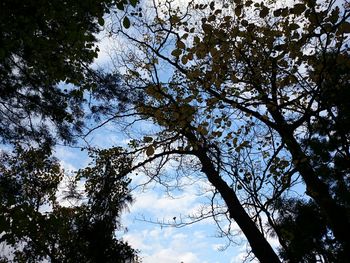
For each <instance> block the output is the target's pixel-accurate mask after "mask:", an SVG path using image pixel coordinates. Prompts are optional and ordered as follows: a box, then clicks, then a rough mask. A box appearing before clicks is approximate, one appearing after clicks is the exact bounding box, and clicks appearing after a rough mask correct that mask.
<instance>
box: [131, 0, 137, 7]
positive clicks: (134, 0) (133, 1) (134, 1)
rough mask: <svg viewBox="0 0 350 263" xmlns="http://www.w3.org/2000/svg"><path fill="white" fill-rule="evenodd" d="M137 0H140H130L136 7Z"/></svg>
mask: <svg viewBox="0 0 350 263" xmlns="http://www.w3.org/2000/svg"><path fill="white" fill-rule="evenodd" d="M137 2H138V0H130V4H131V5H132V7H135V6H136V4H137Z"/></svg>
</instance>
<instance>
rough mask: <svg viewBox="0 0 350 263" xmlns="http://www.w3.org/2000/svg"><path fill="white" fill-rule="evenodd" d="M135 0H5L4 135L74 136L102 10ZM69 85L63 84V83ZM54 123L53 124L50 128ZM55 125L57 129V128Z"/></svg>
mask: <svg viewBox="0 0 350 263" xmlns="http://www.w3.org/2000/svg"><path fill="white" fill-rule="evenodd" d="M136 3H137V1H134V0H131V1H130V2H129V1H125V0H123V1H113V0H89V1H84V2H77V1H65V2H60V1H51V0H41V1H36V2H33V1H7V0H6V1H2V2H1V11H0V17H1V18H0V32H1V33H0V78H1V83H0V137H1V140H2V141H3V142H13V141H17V142H19V141H21V142H23V141H25V140H28V139H29V140H36V141H37V142H39V143H42V142H43V141H46V142H47V143H49V144H53V143H54V141H55V140H57V139H58V138H59V139H63V140H65V141H68V142H69V141H72V134H73V132H74V131H77V132H81V129H82V126H83V122H82V117H83V115H84V112H83V110H82V105H81V103H82V102H83V97H84V91H85V90H89V89H90V88H91V87H90V86H89V84H90V83H86V78H87V77H88V76H91V74H93V72H92V70H91V69H89V65H90V64H91V63H92V62H93V60H94V59H95V58H96V57H97V54H98V51H99V48H98V47H97V45H96V43H97V39H96V35H97V33H99V32H100V31H101V30H102V29H103V27H102V26H103V25H104V15H105V14H106V13H108V12H110V11H111V10H112V9H113V8H114V7H115V6H116V7H117V8H119V9H124V7H125V6H127V5H129V4H130V5H132V6H136ZM64 84H65V85H64ZM52 126H53V127H54V128H55V129H52ZM53 130H54V131H53Z"/></svg>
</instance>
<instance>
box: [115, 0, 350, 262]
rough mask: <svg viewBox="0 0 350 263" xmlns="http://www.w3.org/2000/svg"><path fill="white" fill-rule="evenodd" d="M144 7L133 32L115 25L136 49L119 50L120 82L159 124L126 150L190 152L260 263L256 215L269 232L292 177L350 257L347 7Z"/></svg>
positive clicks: (263, 255)
mask: <svg viewBox="0 0 350 263" xmlns="http://www.w3.org/2000/svg"><path fill="white" fill-rule="evenodd" d="M152 12H153V13H152V15H154V16H153V17H152V16H150V15H149V16H148V17H152V18H150V20H149V21H147V20H145V19H139V18H137V17H135V18H134V20H133V21H134V25H135V27H137V28H138V30H137V34H134V33H133V32H128V31H125V30H122V29H121V30H119V31H117V32H114V31H113V28H112V29H111V30H112V31H111V33H117V34H120V35H123V36H125V37H126V38H127V39H128V40H129V41H130V43H133V44H134V46H135V49H137V50H138V52H136V53H135V54H133V53H132V49H131V48H130V53H127V54H125V53H123V54H121V56H122V59H120V61H123V63H124V66H125V67H126V68H128V69H129V72H128V73H129V74H128V75H127V76H126V80H125V83H126V84H127V85H129V87H130V92H132V91H133V90H143V91H144V92H145V93H146V94H147V97H146V98H145V100H144V101H142V103H136V106H137V107H138V108H137V112H138V113H139V114H140V116H142V117H143V118H148V119H149V120H151V121H153V122H155V123H157V124H158V125H159V126H160V129H161V131H160V132H159V133H157V134H153V135H152V134H150V135H151V136H147V137H145V138H144V140H138V141H137V140H136V141H135V142H133V146H134V147H135V148H136V149H139V150H143V151H144V152H145V153H146V155H148V156H149V161H153V160H156V159H157V158H162V159H161V160H160V161H159V163H160V164H163V163H164V162H165V161H164V160H169V157H165V156H184V155H192V156H195V157H196V161H197V164H198V165H200V166H201V172H203V173H204V174H205V175H206V177H207V179H208V181H209V182H210V183H211V184H212V185H213V186H214V187H215V189H216V190H217V192H218V193H220V195H221V197H222V199H223V200H224V203H225V204H226V206H227V214H229V218H231V219H233V220H235V221H236V222H237V224H238V225H239V226H240V228H241V229H242V231H243V233H244V234H245V235H246V237H247V239H248V241H249V243H250V245H251V247H252V252H253V253H254V254H255V255H256V257H257V258H258V259H259V260H260V261H261V262H278V261H279V259H278V257H277V256H276V254H275V252H274V251H273V249H272V248H271V247H270V246H269V244H268V243H267V241H266V239H265V238H264V236H263V233H261V232H260V231H259V230H258V226H257V225H259V223H258V221H255V222H254V221H253V220H255V219H256V218H257V217H256V216H257V215H258V214H259V213H260V212H262V213H265V214H266V215H267V216H268V218H270V222H271V223H272V225H273V221H274V220H273V219H271V218H273V215H272V213H274V212H276V211H274V210H273V203H274V201H275V200H278V198H279V197H280V196H282V195H283V194H284V192H286V191H288V190H291V185H292V182H293V180H295V178H297V177H298V176H300V178H301V182H302V183H303V184H304V185H305V188H306V194H307V195H308V196H309V197H310V198H311V199H312V200H313V201H314V204H315V205H316V206H317V207H318V208H319V211H320V213H321V214H322V215H323V217H324V218H325V222H326V223H325V224H326V226H327V228H328V229H329V231H331V232H332V235H333V237H334V240H335V241H336V242H338V244H339V246H340V249H339V251H340V252H339V253H343V256H344V255H348V253H349V251H350V249H349V246H350V239H349V235H347V233H346V231H344V230H345V229H349V227H350V222H349V221H350V220H349V206H348V201H347V200H348V194H349V189H348V178H347V177H348V173H349V171H348V164H349V162H348V160H349V154H348V153H349V147H348V144H349V135H348V131H349V130H348V129H347V128H345V127H347V126H346V125H347V121H348V117H347V116H348V107H347V106H346V105H348V103H347V102H345V99H342V98H345V97H342V98H340V96H342V95H340V94H347V91H344V90H345V89H346V88H345V87H347V86H348V77H349V76H348V74H347V72H348V70H347V69H348V64H349V48H348V41H349V33H350V23H349V21H348V20H349V17H350V13H349V3H348V2H346V1H344V2H341V3H338V2H337V3H336V2H335V1H300V2H297V3H293V4H287V3H286V4H281V5H280V4H278V3H277V1H270V2H268V3H265V2H260V3H254V2H253V1H233V2H229V1H228V2H225V3H223V4H221V3H220V4H219V3H216V2H211V3H209V4H204V3H203V4H196V3H190V4H189V5H188V6H187V7H186V8H183V9H181V8H180V7H179V8H177V7H174V6H172V4H171V3H170V2H169V1H164V2H161V3H159V4H157V3H155V4H154V10H153V11H152ZM143 17H145V16H143ZM164 68H168V72H170V73H169V75H170V76H168V74H166V76H167V77H164V76H162V70H163V69H164ZM338 91H339V93H338ZM329 97H331V98H329ZM343 122H344V123H345V126H344V128H342V126H341V125H340V123H343ZM149 138H150V139H149ZM317 144H319V145H318V146H317ZM317 151H318V152H317ZM327 156H328V157H327ZM327 158H328V159H327ZM259 159H260V161H259ZM259 162H260V163H259ZM235 166H236V168H237V169H235ZM240 170H242V172H239V171H240ZM153 178H154V177H153ZM266 184H268V185H270V192H269V191H266V192H264V189H266V188H264V186H265V185H266ZM243 192H244V194H240V193H243ZM242 195H243V196H242ZM246 200H249V201H246ZM250 200H254V202H250ZM245 208H246V209H245ZM254 209H255V210H256V211H255V212H254V213H253V212H252V210H253V211H254ZM275 216H276V214H275ZM260 228H261V227H260ZM275 230H276V235H279V236H281V238H280V241H282V242H283V235H282V234H281V233H279V231H278V229H277V228H276V229H275ZM281 245H282V246H284V245H285V246H289V245H290V243H289V242H286V243H285V244H281ZM290 260H292V259H290Z"/></svg>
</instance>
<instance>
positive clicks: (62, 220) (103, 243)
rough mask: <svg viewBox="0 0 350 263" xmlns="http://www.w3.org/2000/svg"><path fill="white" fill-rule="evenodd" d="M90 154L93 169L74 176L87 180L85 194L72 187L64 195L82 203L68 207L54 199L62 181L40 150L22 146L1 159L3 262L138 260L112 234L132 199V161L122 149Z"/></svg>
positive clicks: (58, 170) (56, 166) (56, 167)
mask: <svg viewBox="0 0 350 263" xmlns="http://www.w3.org/2000/svg"><path fill="white" fill-rule="evenodd" d="M92 155H93V156H94V159H93V161H92V163H91V165H90V166H89V167H87V168H85V169H83V170H79V171H78V173H77V177H76V178H75V180H76V181H75V182H77V181H78V180H80V179H83V178H84V180H86V184H85V187H86V188H85V191H83V192H80V193H79V191H81V190H79V189H76V187H74V186H73V187H71V188H70V189H71V191H70V192H69V195H68V196H67V199H76V200H75V201H80V202H81V204H80V205H75V206H74V205H72V206H69V207H64V206H62V205H60V202H58V200H57V198H56V195H57V191H58V189H57V188H58V185H59V183H60V182H61V181H62V179H63V171H62V170H61V168H60V166H59V163H58V161H57V160H56V159H54V158H52V157H49V156H48V155H47V154H45V153H44V152H43V151H41V150H34V149H31V150H22V149H20V148H18V149H17V150H16V151H15V152H14V154H13V156H9V155H8V154H7V155H2V156H1V163H2V164H1V166H0V169H1V170H0V174H1V177H0V180H1V181H0V182H1V184H0V185H1V188H0V199H1V206H0V211H1V217H0V222H1V224H0V230H1V233H2V235H1V238H0V242H1V244H3V245H5V246H7V247H8V249H9V251H11V253H10V255H3V259H4V260H5V259H6V258H8V259H10V258H11V257H14V260H15V262H39V261H41V260H43V259H49V260H50V262H101V261H102V262H128V261H127V260H134V262H136V261H137V255H136V251H135V250H134V249H132V248H131V247H130V246H129V245H128V244H127V243H126V242H123V241H121V240H118V239H117V238H116V236H115V231H116V230H117V229H119V228H120V227H121V225H120V223H119V221H118V219H119V216H120V214H121V212H122V211H123V210H124V209H125V208H126V207H127V205H128V204H130V202H131V201H132V198H131V195H130V192H129V190H128V185H129V183H130V179H128V178H127V177H126V175H127V173H128V171H129V169H130V166H131V159H130V158H129V157H127V156H126V155H125V154H124V153H123V151H122V149H120V148H114V149H110V150H104V151H97V152H96V151H95V152H94V153H92ZM72 182H73V184H74V181H72ZM77 191H78V192H77ZM72 193H76V194H75V195H72ZM77 193H79V195H77ZM79 196H80V197H79ZM6 256H7V257H6Z"/></svg>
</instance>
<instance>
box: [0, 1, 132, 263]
mask: <svg viewBox="0 0 350 263" xmlns="http://www.w3.org/2000/svg"><path fill="white" fill-rule="evenodd" d="M136 3H137V1H133V0H130V1H126V0H122V1H109V0H106V1H63V2H62V1H51V0H43V1H6V0H5V1H2V2H1V4H0V79H1V81H0V141H1V143H2V145H4V148H3V149H1V152H0V159H1V161H0V201H1V205H0V233H1V234H0V243H1V245H2V246H3V249H5V251H2V255H1V262H41V261H43V260H49V261H50V262H99V261H100V260H101V261H103V262H125V261H131V260H134V261H136V260H137V257H136V255H137V251H136V250H134V249H133V248H131V247H130V245H129V244H127V243H126V242H124V241H122V240H119V239H117V238H116V234H115V231H117V230H119V229H121V225H120V222H119V221H118V220H119V217H120V215H121V213H122V212H123V211H124V209H125V208H127V206H128V205H129V204H130V203H131V201H132V198H131V194H130V192H129V190H128V185H129V183H130V180H129V179H128V178H127V173H128V171H129V169H130V165H131V159H130V158H129V157H126V156H125V154H123V151H122V149H120V148H115V149H110V150H109V151H92V152H91V158H93V163H92V165H91V167H87V168H86V169H82V170H79V171H78V172H77V173H76V174H70V175H69V174H67V172H65V171H64V170H63V168H62V167H61V165H60V164H59V161H58V160H57V159H56V158H54V157H53V156H52V149H53V147H54V146H55V144H56V143H57V142H62V141H63V142H64V143H72V142H74V139H75V136H76V135H79V134H81V132H82V129H83V127H84V125H85V124H84V122H85V119H84V118H85V116H86V112H85V109H86V107H87V106H86V103H85V102H86V98H85V96H86V92H87V91H89V92H90V93H91V94H93V93H94V92H93V89H96V90H98V96H99V97H103V96H105V93H103V92H102V87H103V85H105V84H106V82H107V80H105V79H102V78H101V76H100V78H97V75H98V74H97V72H96V71H95V70H93V69H92V68H91V64H92V62H93V61H94V59H95V58H96V57H97V55H98V51H99V49H98V46H97V42H98V41H97V34H98V33H99V32H101V31H102V30H103V25H104V19H105V16H106V14H108V13H109V12H111V11H113V12H116V10H123V9H124V8H125V7H126V6H129V5H131V6H135V5H136ZM92 80H94V81H95V82H94V83H91V82H92ZM109 93H113V92H112V91H111V90H109ZM94 94H97V92H95V93H94ZM113 94H114V93H113ZM96 100H98V98H96ZM5 149H6V150H5ZM11 150H12V152H11ZM112 164H113V167H111V165H112ZM67 180H69V181H70V182H71V184H70V185H68V186H65V183H66V181H67ZM78 180H84V181H85V182H86V185H85V191H82V190H81V189H77V188H76V184H77V182H78ZM60 187H65V188H67V187H68V189H69V190H70V191H68V192H67V193H61V192H60ZM59 195H68V196H66V198H67V199H68V200H73V201H74V202H73V203H72V204H71V205H69V206H64V205H63V204H62V200H60V199H61V198H62V196H59Z"/></svg>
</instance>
